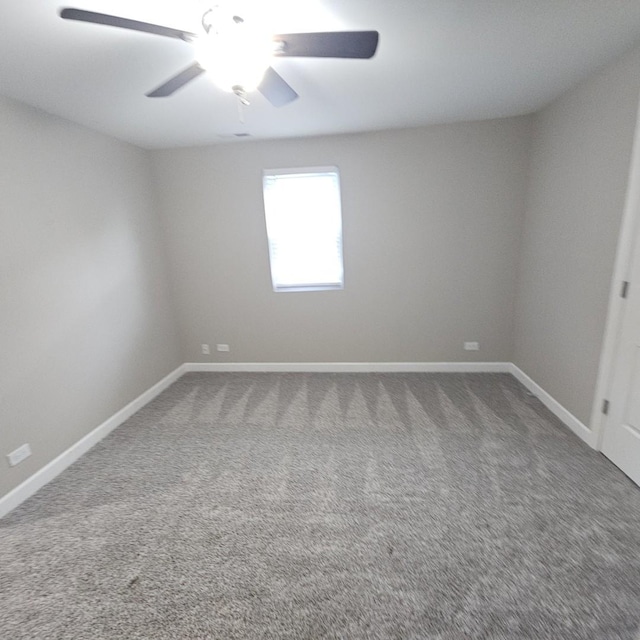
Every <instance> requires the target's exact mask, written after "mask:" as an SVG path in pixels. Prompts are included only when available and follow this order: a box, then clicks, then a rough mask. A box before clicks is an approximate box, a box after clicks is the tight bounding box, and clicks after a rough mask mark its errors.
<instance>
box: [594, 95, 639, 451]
mask: <svg viewBox="0 0 640 640" xmlns="http://www.w3.org/2000/svg"><path fill="white" fill-rule="evenodd" d="M639 104H640V100H639ZM638 233H640V109H639V110H638V113H637V117H636V127H635V132H634V138H633V149H632V152H631V162H630V164H629V176H628V180H627V192H626V197H625V204H624V211H623V214H622V222H621V224H620V233H619V235H618V245H617V250H616V258H615V263H614V269H613V276H612V278H611V286H610V289H609V306H608V310H607V321H606V324H605V330H604V337H603V340H602V348H601V350H600V364H599V366H598V377H597V379H596V388H595V394H594V398H593V406H592V408H591V419H590V428H591V430H592V432H593V436H594V442H595V448H596V449H597V450H598V451H601V450H602V439H603V437H604V431H605V428H606V423H607V416H606V415H605V414H604V413H603V412H602V408H603V403H604V401H605V399H607V398H609V397H610V392H611V384H612V380H613V373H614V370H615V364H616V352H617V349H618V342H619V336H620V329H621V326H622V320H623V317H624V309H625V300H624V298H622V296H621V291H622V283H623V282H625V281H629V280H630V271H631V261H632V258H633V249H634V245H635V241H636V238H637V236H638ZM631 286H632V287H633V286H636V287H640V281H638V282H632V283H631Z"/></svg>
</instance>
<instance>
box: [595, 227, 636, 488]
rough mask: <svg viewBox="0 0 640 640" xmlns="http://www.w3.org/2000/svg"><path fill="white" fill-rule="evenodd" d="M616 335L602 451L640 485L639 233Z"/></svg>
mask: <svg viewBox="0 0 640 640" xmlns="http://www.w3.org/2000/svg"><path fill="white" fill-rule="evenodd" d="M635 242H636V247H635V250H634V251H633V255H634V259H633V263H632V266H631V270H630V272H631V275H632V277H631V284H630V286H629V287H628V289H627V298H626V301H625V303H624V306H625V308H624V312H623V317H622V323H621V329H620V334H619V336H618V340H617V349H616V356H615V360H614V366H613V373H612V379H611V380H612V382H611V386H610V387H609V397H608V400H609V411H608V416H607V420H606V423H605V428H604V436H603V440H602V452H603V453H604V454H605V455H606V456H607V457H608V458H609V459H610V460H611V461H612V462H613V463H614V464H616V465H617V466H618V467H620V469H622V471H624V472H625V473H626V474H627V475H628V476H629V477H630V478H631V479H632V480H633V481H634V482H636V483H637V484H640V234H639V237H638V238H637V239H636V241H635Z"/></svg>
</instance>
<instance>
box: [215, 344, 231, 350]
mask: <svg viewBox="0 0 640 640" xmlns="http://www.w3.org/2000/svg"><path fill="white" fill-rule="evenodd" d="M216 351H230V349H229V345H228V344H217V345H216Z"/></svg>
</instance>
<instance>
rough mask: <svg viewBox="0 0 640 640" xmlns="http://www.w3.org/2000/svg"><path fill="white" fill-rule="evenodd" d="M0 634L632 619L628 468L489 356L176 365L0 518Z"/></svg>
mask: <svg viewBox="0 0 640 640" xmlns="http://www.w3.org/2000/svg"><path fill="white" fill-rule="evenodd" d="M0 602H1V606H0V637H2V638H11V639H12V640H20V639H23V638H25V639H26V638H29V639H35V638H47V639H58V638H60V639H62V638H65V639H67V638H73V639H76V638H82V639H85V638H86V639H87V640H89V639H92V640H99V639H102V638H104V639H107V638H108V639H111V640H113V639H120V638H122V639H124V638H126V639H128V640H132V639H135V638H149V639H151V638H153V639H154V640H163V639H169V638H171V639H176V638H184V639H187V638H188V639H191V640H193V639H200V638H202V639H204V638H221V639H234V638H291V639H293V638H295V639H315V638H349V639H358V638H367V639H377V638H380V639H382V638H385V639H386V638H397V639H399V638H428V639H439V640H463V639H467V638H468V639H480V638H482V639H493V638H527V639H536V640H544V639H549V640H551V639H553V640H560V639H562V640H572V639H575V640H578V639H580V640H587V639H589V640H591V639H592V640H614V639H624V640H627V639H628V640H632V639H635V634H636V632H637V630H638V626H639V625H640V489H639V488H638V487H636V486H635V485H633V484H632V483H631V482H630V481H629V480H628V479H627V478H626V476H624V475H623V474H622V473H621V472H620V471H618V469H617V468H616V467H614V466H613V465H612V464H611V463H610V462H609V461H608V460H607V459H606V458H604V457H603V456H602V455H601V454H599V453H597V452H595V451H592V450H590V449H589V448H588V447H586V446H585V445H584V444H583V443H582V442H581V441H579V440H578V439H577V438H576V437H575V436H574V435H573V434H572V433H570V432H569V430H568V429H567V428H566V427H564V426H563V425H561V424H560V423H559V422H558V421H557V420H556V419H555V418H554V417H553V416H552V415H551V414H550V413H549V412H548V411H547V410H546V409H545V408H544V407H543V406H542V404H541V403H540V402H539V401H538V400H537V399H535V398H533V397H531V396H530V395H529V394H528V393H527V391H526V390H525V389H524V388H523V387H522V386H521V385H520V384H519V383H518V382H517V381H516V380H515V379H514V378H513V377H511V376H509V375H506V374H408V373H407V374H310V373H308V374H303V373H296V374H276V373H263V374H241V373H233V374H229V373H225V374H187V375H185V376H184V377H183V378H181V379H180V380H179V381H178V382H177V383H175V384H174V385H173V386H172V387H171V388H170V389H168V390H167V391H165V392H164V393H163V394H162V395H161V396H160V397H158V398H157V399H156V400H155V401H153V402H152V403H150V404H149V405H147V406H146V407H145V408H144V409H143V410H142V411H140V412H139V413H138V414H136V415H135V416H133V417H132V418H131V419H130V420H129V421H128V422H127V423H126V424H124V425H123V426H122V427H120V428H119V429H118V430H116V431H115V432H114V433H113V434H111V435H110V436H109V437H108V438H107V439H105V440H104V441H103V442H102V443H100V444H99V445H98V446H97V447H95V448H94V449H93V450H92V451H90V452H89V453H88V454H87V455H86V456H84V457H83V458H82V459H81V460H80V461H79V462H77V463H76V464H75V465H73V466H72V467H71V468H69V469H68V470H67V471H66V472H65V473H63V474H62V475H61V476H59V477H58V478H57V479H56V480H55V481H54V482H52V483H51V484H49V485H48V486H46V487H45V488H44V489H43V490H41V491H40V492H39V493H38V494H37V495H36V496H34V497H33V498H32V499H30V500H29V501H27V502H26V503H25V504H23V505H22V506H21V507H20V508H18V509H17V510H16V511H14V512H13V513H11V514H10V515H9V516H7V517H6V518H4V519H3V520H0Z"/></svg>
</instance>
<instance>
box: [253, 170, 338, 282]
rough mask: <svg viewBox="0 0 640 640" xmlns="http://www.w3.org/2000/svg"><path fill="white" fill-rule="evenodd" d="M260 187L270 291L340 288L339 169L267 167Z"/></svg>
mask: <svg viewBox="0 0 640 640" xmlns="http://www.w3.org/2000/svg"><path fill="white" fill-rule="evenodd" d="M263 190H264V210H265V217H266V223H267V237H268V241H269V259H270V262H271V279H272V282H273V289H274V291H313V290H316V291H317V290H322V289H342V288H343V283H344V280H343V266H342V213H341V207H340V180H339V176H338V169H337V168H336V167H313V168H306V169H277V170H268V171H265V172H264V177H263Z"/></svg>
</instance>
